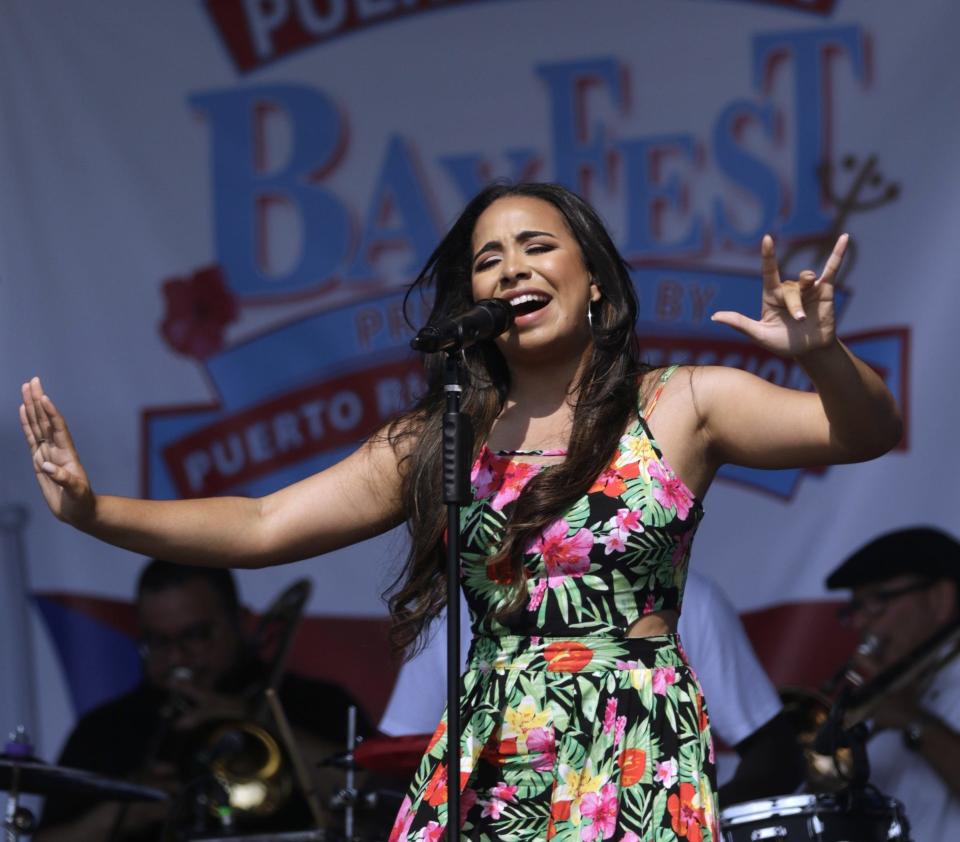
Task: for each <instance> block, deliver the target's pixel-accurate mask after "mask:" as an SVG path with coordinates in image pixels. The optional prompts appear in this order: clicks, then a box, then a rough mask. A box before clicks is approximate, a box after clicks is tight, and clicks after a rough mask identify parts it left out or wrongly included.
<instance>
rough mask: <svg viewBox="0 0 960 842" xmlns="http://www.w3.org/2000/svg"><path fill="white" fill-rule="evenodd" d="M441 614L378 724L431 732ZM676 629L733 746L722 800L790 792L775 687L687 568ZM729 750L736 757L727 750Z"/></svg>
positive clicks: (442, 662)
mask: <svg viewBox="0 0 960 842" xmlns="http://www.w3.org/2000/svg"><path fill="white" fill-rule="evenodd" d="M460 621H461V622H460V626H461V628H460V647H461V650H462V652H463V653H464V660H466V652H467V649H468V647H469V644H470V639H471V632H470V621H469V617H468V616H467V607H466V605H465V604H464V603H463V602H462V601H461V609H460ZM445 623H446V614H444V615H442V616H441V617H440V618H438V620H436V621H435V622H434V623H433V625H432V627H431V629H430V631H429V634H428V638H427V643H426V644H425V648H424V649H423V650H422V651H421V652H419V653H418V654H417V655H416V656H415V657H414V658H413V659H411V660H410V661H408V662H407V663H405V664H404V665H403V667H402V668H401V670H400V674H399V676H398V677H397V683H396V684H395V685H394V689H393V693H392V694H391V696H390V701H389V703H388V704H387V709H386V711H385V713H384V715H383V718H382V719H381V720H380V730H381V731H382V732H383V733H384V734H388V735H390V736H404V735H407V734H418V733H429V732H432V731H433V729H434V728H436V725H437V723H438V722H439V721H440V715H441V714H442V713H443V708H444V705H445V703H446V698H447V697H446V685H445V683H444V682H445V681H446V667H447V638H446V632H445ZM678 632H679V635H680V640H681V641H682V642H683V647H684V651H685V652H686V653H687V657H688V658H689V659H690V664H691V666H692V667H693V669H694V670H695V671H696V673H697V677H698V678H699V680H700V684H701V686H702V687H703V694H704V697H705V698H706V702H707V710H708V712H709V715H710V728H711V731H712V732H713V734H714V735H715V736H717V737H719V738H720V739H721V740H723V741H724V743H726V745H728V746H730V747H731V749H732V751H731V752H727V753H724V754H721V755H719V756H718V758H717V778H718V782H719V783H720V790H719V793H718V795H719V799H720V804H721V806H727V805H729V804H736V803H740V802H742V801H749V800H752V799H756V798H765V797H770V796H774V795H786V794H789V793H792V792H794V791H795V790H796V788H797V787H798V786H799V785H800V783H801V782H802V781H803V776H804V759H803V752H802V750H801V748H800V746H799V744H798V742H797V739H796V733H795V730H794V727H793V724H792V723H791V721H790V719H789V718H788V716H787V715H786V714H785V713H784V710H783V704H782V703H781V701H780V697H779V696H778V695H777V691H776V689H775V688H774V687H773V685H772V684H771V683H770V679H769V678H768V677H767V674H766V673H765V672H764V671H763V667H762V666H760V663H759V661H757V656H756V655H755V654H754V651H753V648H752V647H751V645H750V640H749V639H748V638H747V634H746V631H745V630H744V628H743V624H742V623H741V622H740V618H739V616H738V615H737V611H736V609H735V608H734V607H733V606H732V605H731V604H730V600H729V599H728V598H727V596H726V594H724V592H723V591H722V590H721V589H720V587H719V586H718V585H717V584H716V583H715V582H713V580H711V579H709V578H708V577H706V576H704V575H703V574H701V573H698V572H697V571H696V570H694V569H691V570H690V571H689V573H688V576H687V584H686V589H685V591H684V598H683V613H682V614H681V615H680V623H679V628H678ZM733 751H735V752H736V754H735V756H732V752H733Z"/></svg>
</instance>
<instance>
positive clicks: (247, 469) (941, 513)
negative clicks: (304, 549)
mask: <svg viewBox="0 0 960 842" xmlns="http://www.w3.org/2000/svg"><path fill="white" fill-rule="evenodd" d="M958 31H960V6H957V5H956V4H953V3H950V2H948V0H939V1H938V0H923V2H921V3H911V4H906V3H902V2H900V0H836V2H832V0H809V2H803V0H768V2H763V0H756V1H755V2H737V0H699V1H697V0H662V2H661V1H660V0H643V1H642V2H639V1H638V0H604V2H596V3H593V2H591V3H585V2H577V0H496V2H494V0H488V2H482V0H474V2H457V1H456V0H447V1H446V2H442V0H434V2H423V0H403V2H401V0H339V2H337V1H335V0H331V2H327V3H326V4H320V3H312V2H311V0H296V1H295V0H272V2H257V0H248V2H241V0H207V2H200V0H177V2H166V3H150V4H147V3H143V4H131V3H129V2H121V0H101V1H100V2H98V3H95V4H94V3H76V2H73V0H4V2H3V4H2V12H0V395H2V396H3V400H2V401H0V406H2V407H4V411H3V412H2V413H0V464H2V470H0V503H2V504H4V505H5V509H4V513H5V517H4V518H3V520H2V524H0V525H2V528H3V530H4V532H3V538H4V543H3V545H2V546H3V552H4V559H3V575H4V577H5V582H4V591H5V593H7V594H8V595H9V599H10V601H11V603H12V604H14V605H19V604H20V603H21V600H20V596H19V594H20V593H21V590H20V588H21V586H20V584H19V583H18V576H19V575H20V573H22V572H24V571H25V574H26V582H27V583H26V586H25V587H26V588H27V591H28V594H29V603H28V606H27V608H28V610H27V611H26V612H20V613H19V614H18V612H17V611H16V610H12V609H11V610H7V611H5V612H4V619H3V623H4V624H6V626H5V633H4V634H3V635H2V638H3V640H4V641H5V645H4V648H3V649H2V650H0V655H2V657H3V658H4V661H3V664H2V668H3V670H4V675H5V676H6V678H5V680H4V682H3V685H4V689H3V694H2V706H0V728H3V729H9V728H12V727H13V726H14V725H15V724H16V723H17V722H19V721H26V722H27V723H28V724H29V725H30V726H31V728H32V729H33V731H34V734H35V736H36V738H37V740H38V747H39V753H40V754H41V755H42V756H44V757H46V758H48V759H51V758H53V757H54V756H55V755H56V753H57V751H58V750H59V747H60V745H61V742H62V740H63V738H64V736H65V734H66V731H67V729H68V728H69V727H70V725H71V723H72V721H73V719H74V717H75V715H76V714H77V713H78V712H81V711H82V710H85V709H87V708H88V707H89V706H90V705H93V704H96V703H97V702H98V701H100V700H102V699H103V698H105V697H107V696H110V695H112V694H114V693H116V692H118V691H119V690H121V689H123V688H124V687H126V686H129V685H130V683H131V682H132V681H134V680H135V679H136V670H137V662H136V655H135V652H134V646H133V642H132V638H131V634H132V631H133V623H132V614H131V612H130V606H129V600H130V596H131V593H132V590H133V586H134V582H135V578H136V575H137V573H138V571H139V568H140V563H139V562H140V560H139V559H137V558H135V557H132V556H131V555H130V554H128V553H126V552H123V551H120V550H116V549H112V548H109V547H106V546H103V545H101V544H99V543H97V542H96V541H94V540H92V539H90V538H88V537H85V536H83V535H81V534H78V533H76V532H74V531H72V530H70V529H68V528H67V527H65V526H62V525H60V524H58V523H56V522H55V521H54V520H53V518H51V517H50V516H49V515H48V514H47V512H46V510H45V508H44V506H43V502H42V500H41V498H40V495H39V493H38V491H37V489H36V486H35V483H34V481H33V477H32V471H31V467H30V462H29V458H28V455H27V453H26V451H25V448H24V445H23V441H22V437H21V434H20V430H19V425H18V422H17V417H16V405H17V402H18V397H17V396H18V389H19V385H20V383H21V382H22V380H24V379H26V378H27V377H29V376H31V375H33V374H39V375H41V376H42V377H43V379H44V383H45V385H46V386H47V388H48V389H49V391H50V393H51V394H52V395H53V396H54V398H55V400H56V401H57V403H58V405H59V406H60V408H61V409H62V410H63V411H64V412H65V413H66V415H67V417H68V419H69V421H70V423H71V426H72V430H73V433H74V437H75V439H76V441H77V443H78V445H79V447H80V452H81V454H82V456H83V458H84V460H85V464H86V467H87V469H88V471H89V473H90V475H91V477H92V478H93V482H94V484H95V487H96V488H97V489H99V490H103V491H110V492H113V493H118V494H129V495H137V494H148V495H151V496H154V497H158V498H162V497H174V496H185V495H195V494H209V493H214V494H219V493H241V494H262V493H265V492H268V491H270V490H271V489H274V488H276V487H278V486H279V485H281V484H283V483H286V482H289V481H291V480H293V479H296V478H298V477H301V476H303V475H305V474H307V473H309V472H311V471H314V470H317V469H319V468H322V467H323V466H325V465H327V464H330V462H331V461H333V460H334V459H336V458H338V457H339V456H341V455H342V454H343V453H345V452H347V450H348V449H349V448H350V446H351V445H352V443H353V442H355V441H356V440H357V439H358V438H360V437H361V436H362V435H364V434H366V433H367V432H369V431H370V430H372V429H374V428H376V427H377V426H378V425H380V424H381V423H382V422H383V420H384V418H386V417H387V416H388V415H389V414H390V413H391V412H393V411H396V410H397V409H398V408H400V407H401V406H403V405H404V403H405V402H406V401H408V400H409V397H410V395H411V393H412V392H414V391H415V390H416V388H417V383H418V377H417V373H416V360H413V359H411V357H410V356H409V354H408V352H407V351H406V343H407V341H408V339H409V332H408V330H407V328H406V327H405V326H404V325H403V323H402V319H401V318H400V316H399V309H398V303H399V299H400V291H401V290H402V288H403V285H404V284H405V283H406V282H407V281H409V280H410V278H411V277H412V275H413V274H414V273H415V271H416V269H417V268H418V267H419V266H420V265H421V264H422V263H423V261H424V259H425V258H426V256H427V255H428V254H429V251H430V249H431V248H432V246H433V245H434V244H435V243H436V241H437V240H438V238H439V236H440V235H441V232H442V231H443V230H444V229H445V227H446V226H447V225H448V224H449V222H450V221H451V220H452V219H453V218H454V217H455V215H456V214H457V212H458V210H459V208H460V207H461V206H462V205H463V203H464V201H465V200H466V198H468V197H469V196H470V195H471V194H473V193H474V192H475V191H476V190H477V189H478V188H479V187H480V186H481V185H482V184H483V183H484V181H485V180H486V179H488V178H491V177H510V178H534V179H540V180H557V181H560V182H563V183H565V184H567V185H568V186H570V187H573V188H575V189H578V190H580V191H581V192H583V193H584V194H585V195H586V196H587V197H588V198H589V199H590V200H591V201H592V202H594V203H595V205H596V206H597V207H598V209H599V210H600V211H601V212H602V214H603V215H604V217H605V218H606V219H607V221H608V222H609V224H610V226H611V228H612V230H613V231H614V232H615V234H616V237H617V241H618V244H619V246H620V247H621V249H622V251H623V252H624V254H625V255H626V257H627V258H628V259H629V260H630V262H631V264H632V265H633V266H634V267H635V269H636V274H635V279H636V283H637V287H638V291H639V293H640V298H641V308H642V316H641V321H640V324H639V326H638V327H639V330H640V333H641V335H642V336H643V340H644V344H645V347H646V349H647V352H648V354H649V357H650V359H651V360H652V361H655V362H659V361H664V360H668V359H669V360H677V361H684V362H686V361H693V362H709V361H718V362H723V363H727V364H734V365H740V366H743V367H746V368H749V369H751V370H754V371H757V372H758V373H760V374H761V376H765V377H769V378H771V379H773V380H776V381H777V382H788V383H791V384H794V385H801V386H802V378H798V373H797V371H796V368H795V366H792V365H790V364H789V363H784V362H781V361H777V360H771V359H768V358H766V357H765V356H764V355H763V354H761V353H759V352H757V351H755V350H753V349H751V348H750V347H749V346H747V345H744V344H743V343H742V342H741V341H740V339H739V338H738V336H736V335H735V334H734V333H733V332H731V331H729V330H726V329H724V328H721V327H718V326H714V325H711V323H710V322H709V315H710V313H711V312H712V311H713V310H716V309H720V308H730V307H733V308H737V309H741V310H743V311H745V312H748V313H750V314H754V313H756V312H757V310H758V306H759V279H758V274H757V271H758V259H757V253H758V247H759V240H760V237H761V235H762V233H763V232H766V231H770V232H772V233H773V234H774V236H775V237H776V238H777V242H778V246H779V249H780V251H781V253H782V254H784V255H785V257H786V263H787V267H788V269H790V270H794V271H798V270H800V269H802V268H806V267H807V266H814V267H815V268H820V265H821V264H822V259H823V256H824V254H825V249H829V247H830V245H831V244H832V242H833V241H834V240H835V238H836V236H837V234H839V233H840V232H841V231H849V232H850V233H851V234H852V237H853V243H854V248H853V249H852V250H851V254H850V256H849V259H848V261H847V263H846V266H845V270H844V275H843V289H842V292H841V296H840V299H841V314H840V333H841V334H842V335H843V336H844V337H845V338H847V339H848V341H849V343H850V345H851V346H852V347H854V348H855V349H856V350H857V351H858V353H860V354H862V355H863V356H864V357H865V358H866V359H867V360H868V361H870V362H871V364H873V365H875V366H876V367H877V368H878V370H880V371H881V372H882V373H883V374H884V376H885V377H886V378H887V380H888V382H889V383H890V386H891V388H892V389H893V390H894V393H895V394H896V396H897V399H898V400H899V401H900V404H901V407H902V410H903V413H904V417H905V419H906V420H907V426H906V435H905V438H904V441H903V443H902V445H901V446H900V448H899V449H898V450H896V451H894V452H893V453H891V454H889V455H888V456H886V457H884V458H882V459H879V460H876V461H874V462H872V463H869V464H865V465H857V466H845V467H833V468H830V469H828V470H825V471H802V472H801V471H798V472H777V473H769V474H763V473H758V472H744V471H729V472H727V473H725V474H724V475H723V476H722V477H721V478H720V479H718V481H717V482H716V483H715V485H714V488H713V489H712V491H711V492H710V494H709V497H708V499H707V501H706V509H707V517H706V520H705V522H704V524H703V527H702V528H701V530H700V534H699V536H698V538H697V541H696V545H695V548H694V553H693V560H694V564H695V565H696V566H697V567H698V569H700V570H702V571H704V572H705V573H707V574H708V575H711V576H713V577H714V578H715V579H717V580H718V581H719V582H720V583H721V584H722V585H723V587H724V588H725V590H726V591H727V593H728V594H729V596H730V597H731V599H732V600H733V601H734V603H735V604H736V606H737V608H738V609H739V610H740V611H741V612H742V613H743V615H744V617H745V619H746V621H747V625H748V629H749V631H750V632H751V634H752V636H753V638H754V641H755V642H756V644H757V647H758V651H759V652H760V654H761V656H762V658H763V660H764V663H765V664H766V666H767V668H768V669H769V670H770V672H771V674H772V675H773V676H774V678H775V680H776V681H777V682H778V683H780V684H783V683H787V682H799V683H806V684H808V685H811V686H813V685H815V684H816V683H817V682H818V681H819V680H820V679H821V678H822V677H823V676H824V675H826V674H828V673H829V672H830V670H831V669H833V668H834V667H835V665H836V663H837V662H838V660H839V659H841V658H842V657H843V654H844V652H843V649H844V647H845V646H846V645H848V644H849V637H844V636H842V635H840V634H839V632H838V630H837V627H836V626H835V624H834V621H833V619H832V617H833V614H832V605H831V602H830V599H831V596H830V595H828V594H826V593H825V591H824V589H823V586H822V582H823V579H824V576H825V575H826V574H827V573H828V572H829V571H830V570H831V569H832V568H833V567H834V566H836V564H837V563H838V562H839V561H840V560H841V559H842V558H843V557H844V556H845V555H847V554H848V553H849V552H850V551H851V550H853V549H854V548H856V547H857V546H858V545H860V544H861V543H863V542H864V541H866V540H867V539H869V538H870V537H872V536H873V535H875V534H877V533H878V532H880V531H883V530H886V529H890V528H894V527H899V526H903V525H907V524H914V523H918V522H923V523H933V524H937V525H940V526H942V527H944V528H947V529H956V528H957V522H956V516H955V512H956V501H957V498H958V490H960V473H958V471H957V465H956V455H955V438H956V433H955V430H956V429H957V427H958V422H960V397H958V394H957V390H956V388H955V380H956V378H955V374H954V373H953V372H954V368H955V365H954V356H955V354H956V351H957V347H958V343H957V330H956V320H957V313H958V312H960V283H958V281H960V271H958V260H957V253H958V252H957V250H958V247H957V240H958V236H957V232H958V231H960V189H958V187H960V169H958V167H957V166H956V154H957V149H958V148H960V112H958V110H957V108H956V107H955V103H956V97H957V73H956V33H957V32H958ZM402 548H403V535H402V533H401V534H396V535H389V536H385V537H384V538H382V539H379V540H376V541H371V542H368V543H366V544H363V545H361V546H358V547H354V548H352V549H350V550H347V551H344V552H342V553H336V554H334V555H331V556H330V557H326V558H319V559H314V560H309V561H304V562H301V563H299V564H296V565H291V566H288V567H284V568H279V569H272V570H266V571H258V572H243V573H241V574H240V575H239V579H240V583H241V589H242V594H243V597H244V599H245V601H246V602H247V604H248V605H249V606H250V607H251V609H252V610H253V611H259V610H262V609H263V608H264V607H265V606H266V605H267V604H268V603H270V602H271V601H272V599H273V598H274V597H275V596H276V595H277V594H278V593H279V592H280V591H281V590H282V589H283V588H284V587H285V586H286V585H287V584H288V583H290V582H292V581H293V580H294V579H296V578H299V577H303V576H307V577H310V578H311V580H312V581H313V583H314V592H313V596H312V599H311V602H310V604H309V620H308V622H307V623H306V625H305V628H304V632H303V634H302V635H301V638H300V640H299V642H298V645H297V648H296V650H295V652H294V656H293V664H294V666H296V667H297V668H298V669H301V670H303V671H305V672H308V673H312V674H316V675H324V676H327V677H331V678H336V679H339V680H341V681H343V682H344V683H346V684H348V685H349V686H350V687H351V688H352V689H353V690H354V691H355V692H357V693H358V694H359V695H360V696H361V697H362V699H363V701H364V704H365V705H366V706H367V707H368V708H369V710H370V712H371V713H372V714H373V715H376V714H377V713H378V712H379V710H380V709H381V708H382V705H383V703H384V701H385V697H386V694H387V693H388V691H389V688H390V681H391V678H392V674H393V670H394V669H395V664H393V663H392V662H391V661H390V659H389V656H388V653H387V651H386V648H385V645H384V629H385V623H384V614H385V612H384V607H383V604H382V601H381V598H380V594H381V592H382V590H383V589H384V587H385V586H386V585H387V584H388V583H389V581H390V578H391V573H392V572H395V570H396V564H397V559H398V557H399V556H400V555H402ZM21 615H22V616H21ZM31 674H32V675H33V677H32V678H31Z"/></svg>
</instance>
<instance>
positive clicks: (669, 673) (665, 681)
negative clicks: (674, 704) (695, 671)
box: [653, 667, 677, 696]
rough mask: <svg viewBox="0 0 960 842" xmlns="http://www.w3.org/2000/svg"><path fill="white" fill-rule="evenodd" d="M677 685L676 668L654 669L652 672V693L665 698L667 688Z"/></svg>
mask: <svg viewBox="0 0 960 842" xmlns="http://www.w3.org/2000/svg"><path fill="white" fill-rule="evenodd" d="M676 683H677V669H676V667H655V668H654V670H653V692H654V693H656V694H657V695H658V696H665V695H666V694H667V688H668V687H669V686H670V685H671V684H676Z"/></svg>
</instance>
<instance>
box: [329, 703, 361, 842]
mask: <svg viewBox="0 0 960 842" xmlns="http://www.w3.org/2000/svg"><path fill="white" fill-rule="evenodd" d="M357 744H358V739H357V707H356V705H350V707H348V708H347V753H346V755H345V756H344V758H343V759H344V764H343V767H344V769H345V770H346V781H345V782H344V787H343V789H341V790H340V791H339V792H337V793H336V794H335V795H334V796H333V797H332V798H331V799H330V806H331V807H332V808H333V809H334V810H339V809H342V810H343V830H344V833H345V834H346V837H347V839H350V838H352V837H353V828H354V823H355V821H356V809H357V796H358V792H357V781H356V775H357V767H356V763H355V762H354V755H355V752H356V749H357Z"/></svg>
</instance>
